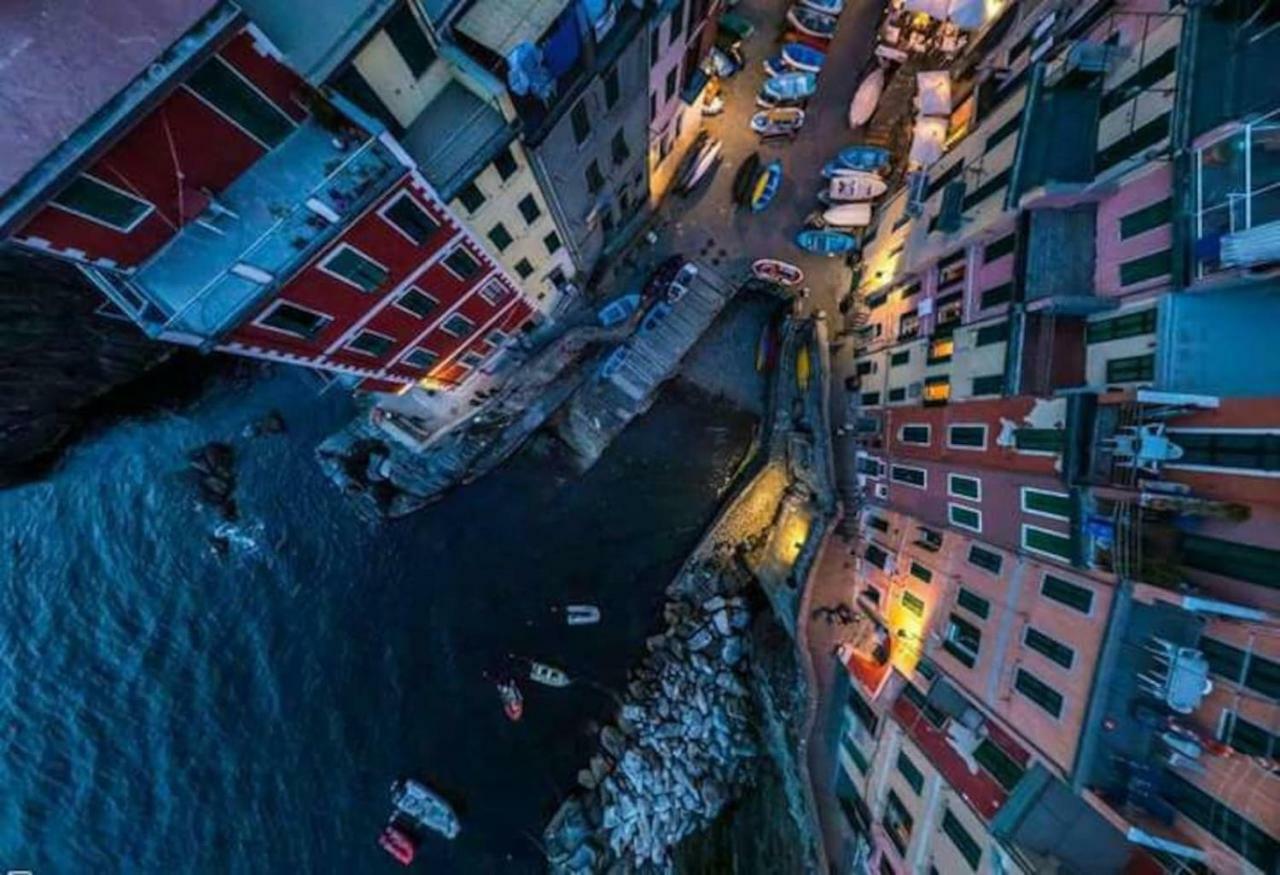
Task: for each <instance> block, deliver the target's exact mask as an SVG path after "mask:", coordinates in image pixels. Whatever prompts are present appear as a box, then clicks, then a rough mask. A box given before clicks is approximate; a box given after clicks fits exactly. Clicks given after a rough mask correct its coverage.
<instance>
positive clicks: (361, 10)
mask: <svg viewBox="0 0 1280 875" xmlns="http://www.w3.org/2000/svg"><path fill="white" fill-rule="evenodd" d="M236 2H238V3H239V4H240V6H241V8H243V9H244V11H245V12H246V13H247V14H248V16H249V19H250V20H251V21H252V22H253V23H254V24H256V25H257V26H258V27H260V28H262V32H263V33H265V34H266V35H267V39H269V40H271V42H272V43H274V44H275V47H276V48H278V49H279V50H280V51H281V52H283V53H284V56H285V57H286V58H287V59H288V61H289V66H291V67H293V69H295V70H297V71H298V73H300V74H301V75H302V76H303V78H305V79H306V80H307V81H308V82H310V83H311V84H313V85H321V84H323V83H324V81H325V80H326V79H328V78H329V76H330V75H331V74H332V73H333V72H334V70H336V69H337V68H338V66H339V65H340V64H341V63H342V62H343V61H345V60H346V59H347V58H348V57H349V56H350V55H351V53H352V52H354V51H355V50H356V48H357V47H358V46H359V45H360V43H361V42H362V41H363V40H364V38H365V37H366V36H367V35H368V34H369V32H370V31H371V30H373V28H374V26H375V25H377V24H378V22H380V21H381V20H382V17H383V15H385V14H386V12H387V10H389V9H390V8H391V7H392V6H393V5H395V2H396V0H307V2H306V3H299V2H297V0H236Z"/></svg>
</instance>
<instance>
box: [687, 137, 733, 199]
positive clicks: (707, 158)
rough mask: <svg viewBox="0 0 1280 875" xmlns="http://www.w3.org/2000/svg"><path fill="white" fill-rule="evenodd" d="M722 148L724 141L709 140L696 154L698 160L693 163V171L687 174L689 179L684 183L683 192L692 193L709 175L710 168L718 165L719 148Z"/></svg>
mask: <svg viewBox="0 0 1280 875" xmlns="http://www.w3.org/2000/svg"><path fill="white" fill-rule="evenodd" d="M723 148H724V143H723V142H721V141H720V140H711V141H710V142H709V143H708V144H707V146H706V148H705V149H703V151H702V154H701V155H699V156H698V162H697V164H695V165H694V168H693V173H692V174H691V175H690V176H689V180H688V181H687V182H686V183H685V184H684V189H683V190H684V193H685V194H692V193H693V191H694V190H695V189H696V188H697V187H698V184H699V183H700V182H702V181H703V179H708V178H710V176H711V169H712V168H713V167H716V166H718V164H719V161H720V150H721V149H723Z"/></svg>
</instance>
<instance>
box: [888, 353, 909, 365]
mask: <svg viewBox="0 0 1280 875" xmlns="http://www.w3.org/2000/svg"><path fill="white" fill-rule="evenodd" d="M910 361H911V350H909V349H904V350H903V351H902V352H895V353H894V354H893V355H891V356H889V367H891V368H896V367H897V366H898V365H905V364H907V363H908V362H910Z"/></svg>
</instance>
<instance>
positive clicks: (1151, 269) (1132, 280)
mask: <svg viewBox="0 0 1280 875" xmlns="http://www.w3.org/2000/svg"><path fill="white" fill-rule="evenodd" d="M1172 272H1173V252H1172V251H1171V250H1169V249H1163V250H1161V251H1160V252H1153V253H1151V254H1150V255H1144V256H1142V257H1141V258H1135V259H1132V260H1130V261H1122V262H1120V285H1122V286H1132V285H1134V284H1136V283H1142V282H1146V281H1147V280H1153V279H1156V278H1157V277H1162V276H1168V275H1169V274H1170V273H1172Z"/></svg>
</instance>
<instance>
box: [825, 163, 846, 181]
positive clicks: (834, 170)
mask: <svg viewBox="0 0 1280 875" xmlns="http://www.w3.org/2000/svg"><path fill="white" fill-rule="evenodd" d="M850 173H853V168H852V167H850V166H849V165H848V164H843V163H841V161H840V160H839V159H836V160H835V161H828V162H827V163H826V164H823V165H822V178H823V179H831V178H833V177H836V176H847V175H848V174H850Z"/></svg>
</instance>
